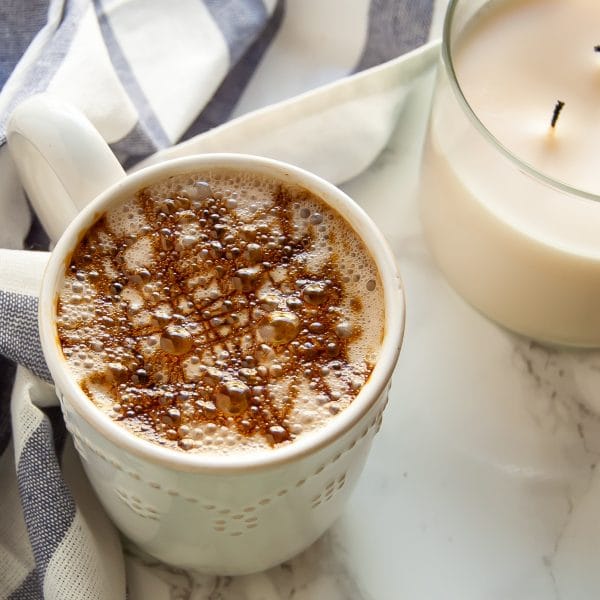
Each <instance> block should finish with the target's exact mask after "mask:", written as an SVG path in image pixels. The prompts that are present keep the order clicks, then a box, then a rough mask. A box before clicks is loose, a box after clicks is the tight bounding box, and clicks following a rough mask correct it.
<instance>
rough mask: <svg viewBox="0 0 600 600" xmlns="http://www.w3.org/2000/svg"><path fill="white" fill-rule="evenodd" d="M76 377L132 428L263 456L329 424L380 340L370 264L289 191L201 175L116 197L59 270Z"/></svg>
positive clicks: (333, 224) (307, 200)
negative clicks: (64, 268)
mask: <svg viewBox="0 0 600 600" xmlns="http://www.w3.org/2000/svg"><path fill="white" fill-rule="evenodd" d="M57 328H58V335H59V339H60V342H61V346H62V350H63V354H64V357H65V360H66V361H67V364H68V365H69V367H70V369H71V371H72V373H73V375H74V378H75V379H76V380H77V381H78V383H79V385H80V386H81V388H82V389H83V391H84V392H85V393H86V394H87V396H88V397H89V398H90V399H91V401H92V402H94V404H95V405H96V406H97V407H98V408H99V409H100V410H102V411H104V412H105V413H106V414H108V415H109V416H110V417H111V418H112V419H114V420H116V421H118V422H119V423H121V424H122V425H123V426H124V427H126V428H127V429H128V430H129V431H131V432H132V433H133V434H135V435H137V436H139V437H141V438H143V439H146V440H149V441H151V442H153V443H156V444H159V445H162V446H167V447H173V448H177V449H180V450H182V451H187V452H203V453H219V454H223V453H234V452H240V451H244V452H247V451H253V450H270V449H271V448H276V447H278V446H281V445H286V444H289V443H293V441H294V440H295V439H297V438H298V437H299V436H302V435H304V434H306V433H307V432H310V431H313V430H315V429H317V428H321V427H323V426H325V425H326V424H327V423H328V422H329V421H330V420H331V419H334V418H335V415H336V414H337V413H339V412H340V411H343V410H344V409H345V408H346V407H347V406H348V405H349V404H350V403H351V402H352V401H353V399H354V398H355V397H356V395H357V394H358V393H359V391H360V390H361V388H362V387H363V385H364V384H365V382H366V381H367V379H368V378H369V376H370V374H371V371H372V369H373V367H374V364H375V362H376V360H377V356H378V352H379V348H380V345H381V341H382V338H383V332H384V302H383V291H382V285H381V281H380V278H379V275H378V272H377V268H376V265H375V262H374V260H373V258H372V257H371V256H370V254H369V252H368V250H367V249H366V247H365V245H364V244H363V242H362V241H361V239H360V237H359V236H358V235H357V234H356V233H355V232H354V230H353V229H352V228H351V226H350V225H349V224H348V223H347V221H346V220H345V219H344V217H343V216H342V215H340V214H339V213H338V212H336V211H334V210H333V209H332V208H330V207H328V206H327V205H326V204H325V203H324V202H323V201H322V200H321V199H320V198H318V197H317V196H315V195H314V194H313V193H311V192H309V191H308V190H306V189H304V188H303V187H300V186H298V185H294V184H289V183H285V182H283V181H282V180H279V179H278V178H275V177H271V176H266V175H259V174H255V173H251V172H240V171H234V170H228V169H210V170H207V171H202V172H197V173H193V174H188V175H177V176H172V177H169V178H167V179H164V180H163V181H161V182H159V183H156V184H154V185H152V186H150V187H146V188H144V189H142V190H140V191H139V192H138V193H137V194H135V195H134V196H132V197H127V198H122V199H121V201H120V202H119V204H118V205H116V206H114V207H112V208H110V209H109V210H108V211H107V212H106V213H105V214H104V215H102V216H101V217H100V218H99V219H98V220H97V221H96V223H95V224H94V225H93V226H92V227H91V228H90V229H89V230H88V231H87V232H86V233H85V235H84V236H83V237H82V239H81V240H80V242H79V243H78V245H77V247H76V249H75V251H74V252H73V254H72V256H71V257H70V260H69V261H68V264H67V266H66V270H65V277H64V282H63V284H62V288H61V291H60V294H59V298H58V303H57Z"/></svg>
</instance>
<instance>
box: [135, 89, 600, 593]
mask: <svg viewBox="0 0 600 600" xmlns="http://www.w3.org/2000/svg"><path fill="white" fill-rule="evenodd" d="M427 92H428V91H427V90H422V91H421V92H420V93H421V96H420V97H419V98H416V99H415V100H416V101H415V102H414V103H413V104H412V107H413V108H412V111H413V114H412V115H408V117H409V118H406V119H404V120H403V123H402V125H401V126H400V127H399V128H398V130H397V131H396V132H395V133H394V135H393V137H392V139H391V140H390V144H389V146H388V148H387V149H386V151H385V152H384V153H383V154H382V155H381V156H380V157H379V159H378V160H377V162H376V163H375V164H374V165H373V166H372V167H371V168H370V169H369V170H368V171H367V172H366V173H365V174H364V175H362V176H361V177H359V178H358V179H356V180H354V181H352V182H350V183H348V184H347V185H346V186H345V189H346V190H347V191H348V192H349V193H350V194H351V195H352V196H353V197H354V198H355V199H356V200H357V201H358V202H359V203H360V204H362V205H363V206H364V207H365V208H366V210H367V211H368V212H369V213H370V214H371V216H372V217H373V218H374V219H375V221H376V222H377V223H378V224H379V225H380V227H381V229H382V230H383V231H384V233H385V234H386V236H387V238H388V240H389V241H390V243H391V244H392V247H393V249H394V251H395V253H396V255H397V257H398V260H399V262H400V265H401V270H402V273H403V276H404V281H405V286H406V292H407V302H408V320H407V328H406V337H405V343H404V348H403V351H402V355H401V358H400V362H399V364H398V368H397V371H396V374H395V378H394V385H393V390H392V394H391V398H390V400H391V401H390V404H389V406H388V408H387V410H386V413H385V417H384V423H383V427H382V429H381V431H380V433H379V435H378V436H377V437H376V439H375V443H374V446H373V450H372V453H371V455H370V458H369V461H368V463H367V466H366V468H365V471H364V473H363V477H362V479H361V481H360V482H359V485H358V487H357V489H356V490H355V492H354V495H353V497H352V499H351V501H350V503H349V505H348V507H347V509H346V511H345V514H344V516H343V517H342V518H341V519H340V520H339V521H338V522H337V524H336V525H335V526H334V527H333V528H332V529H331V530H330V531H329V532H328V533H327V534H326V535H325V536H324V537H323V538H322V539H321V540H319V541H318V542H317V543H316V544H315V545H314V546H313V547H311V548H310V549H308V550H307V551H306V552H304V553H303V554H302V555H300V556H298V557H297V558H295V559H293V560H291V561H290V562H288V563H285V564H283V565H281V566H280V567H277V568H274V569H272V570H271V571H268V572H265V573H260V574H256V575H251V576H246V577H239V578H230V577H206V576H198V575H194V574H190V573H184V572H181V571H177V570H175V569H172V568H169V567H166V566H164V565H160V564H157V563H156V562H155V561H152V560H149V559H145V558H142V557H140V556H139V555H137V554H136V553H135V552H134V551H132V550H130V551H128V558H127V565H128V581H129V588H130V598H131V599H132V600H141V599H144V600H146V599H149V600H163V599H164V600H168V599H169V600H175V599H180V600H184V599H186V600H187V599H190V600H192V599H193V600H199V599H211V600H217V599H219V600H279V599H288V598H290V599H291V598H293V599H294V600H308V599H310V600H313V599H326V600H338V599H339V600H342V599H343V600H388V599H389V600H392V599H393V600H396V599H399V598H407V599H413V598H417V599H425V598H426V599H444V600H449V599H460V600H471V599H472V600H484V599H485V600H489V599H498V600H502V599H511V600H538V599H540V600H547V599H551V600H555V599H561V600H579V599H588V598H596V597H598V594H599V593H600V568H598V562H599V561H600V519H598V518H597V515H596V510H597V508H596V506H597V505H599V506H600V477H599V475H598V474H597V473H596V469H595V467H596V463H597V461H598V457H599V456H600V352H567V351H557V350H554V349H549V348H544V347H541V346H539V345H538V344H536V343H533V342H531V341H529V340H527V339H522V338H519V337H517V336H514V335H512V334H510V333H508V332H506V331H504V330H502V329H500V328H499V327H497V326H496V325H494V324H493V323H490V322H489V321H487V320H486V319H484V318H483V317H482V316H480V315H479V314H478V313H477V312H475V311H474V310H473V309H472V308H471V307H470V306H468V305H467V304H465V302H464V301H463V300H462V299H461V298H460V297H458V296H457V295H456V294H455V293H454V292H453V290H452V289H450V288H449V286H448V285H447V284H446V282H445V281H444V279H443V278H442V276H441V274H440V272H439V271H438V270H437V268H436V267H435V265H434V264H433V263H432V259H431V257H430V255H429V253H428V251H427V248H426V246H425V243H424V240H423V238H422V234H421V228H420V224H419V219H418V206H417V199H416V193H415V189H416V186H417V170H418V160H419V156H418V150H419V145H420V144H419V139H420V137H421V133H422V130H423V127H424V121H425V112H426V104H427ZM474 251H476V249H474ZM596 386H597V387H596ZM249 551H251V549H249Z"/></svg>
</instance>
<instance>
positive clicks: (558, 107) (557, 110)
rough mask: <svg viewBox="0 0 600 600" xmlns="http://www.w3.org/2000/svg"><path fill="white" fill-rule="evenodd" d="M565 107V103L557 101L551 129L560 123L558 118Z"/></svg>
mask: <svg viewBox="0 0 600 600" xmlns="http://www.w3.org/2000/svg"><path fill="white" fill-rule="evenodd" d="M564 105H565V103H564V102H563V101H562V100H557V101H556V105H555V106H554V111H553V113H552V121H551V122H550V127H552V128H553V129H554V127H556V122H557V121H558V117H559V115H560V112H561V111H562V109H563V107H564Z"/></svg>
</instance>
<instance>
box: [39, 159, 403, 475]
mask: <svg viewBox="0 0 600 600" xmlns="http://www.w3.org/2000/svg"><path fill="white" fill-rule="evenodd" d="M208 168H233V169H236V168H237V169H240V170H246V171H251V172H259V173H265V174H269V175H271V176H273V177H279V178H280V179H283V180H289V181H290V182H293V183H297V184H299V185H302V186H303V187H306V188H307V189H308V190H309V191H311V192H313V193H315V194H316V195H317V196H319V198H321V199H322V200H323V201H324V202H325V203H326V204H327V205H329V206H331V207H332V208H333V209H334V210H336V211H337V212H338V213H339V214H340V215H341V216H342V217H343V218H344V219H345V220H346V221H347V222H348V223H349V225H350V226H351V227H352V229H353V230H354V231H355V232H356V233H357V234H358V236H359V237H360V238H361V240H362V241H363V243H364V244H365V246H366V248H367V250H368V251H369V253H370V254H371V256H372V258H373V260H374V261H375V264H376V265H377V270H378V272H379V276H380V279H381V283H382V287H383V295H384V334H383V339H382V343H381V348H380V352H379V357H378V359H377V362H376V364H375V367H374V368H373V371H372V373H371V375H370V377H369V379H368V380H367V382H366V383H365V384H364V385H363V387H362V389H361V390H360V392H359V393H358V395H357V396H356V397H355V398H354V400H353V401H352V402H351V403H350V405H349V406H348V407H346V408H345V409H344V410H342V411H340V413H339V414H337V415H335V417H333V418H332V419H331V421H330V422H328V423H326V424H325V425H324V426H322V427H319V428H317V429H315V430H314V431H310V432H307V433H305V434H303V435H302V436H300V437H299V438H298V439H296V440H294V441H293V442H292V443H290V444H288V445H285V446H283V447H276V448H273V449H267V450H262V449H261V450H258V451H249V452H244V451H241V452H239V453H238V452H235V453H232V454H223V455H219V454H212V453H202V452H189V453H186V452H185V451H182V450H178V449H175V448H170V447H162V446H159V445H158V444H156V443H153V442H151V441H149V440H146V439H144V438H142V437H139V436H137V435H135V434H134V433H133V432H131V431H129V430H128V429H127V428H126V427H124V426H122V425H120V424H119V423H117V422H116V421H114V420H113V419H111V418H110V417H109V416H108V414H106V413H105V412H103V411H102V410H101V409H100V408H98V407H97V406H96V405H95V404H94V402H93V401H92V400H91V399H90V398H89V397H88V396H87V395H86V394H85V393H84V392H83V390H82V389H81V387H80V386H79V384H78V383H77V381H76V380H75V377H74V376H73V375H72V374H71V372H70V368H69V367H68V365H67V362H66V359H65V358H64V355H63V353H62V348H61V345H60V341H59V337H58V333H57V328H56V321H55V317H56V305H57V300H58V293H59V285H60V284H62V281H63V279H64V273H65V267H66V264H67V260H69V258H70V257H71V255H72V252H73V251H74V249H75V247H76V246H77V244H78V243H79V241H80V240H81V238H82V236H83V235H84V233H85V232H87V230H88V229H89V227H91V226H92V225H93V224H94V223H95V222H96V221H97V220H98V218H100V216H101V215H102V214H104V212H105V211H106V210H107V209H108V207H109V206H110V205H111V204H112V203H116V202H118V200H119V198H123V197H126V196H128V195H131V194H132V193H135V192H137V191H138V190H140V189H141V188H143V187H145V186H147V185H151V184H152V183H154V182H156V181H159V180H161V179H164V178H165V177H167V176H169V175H179V174H184V173H188V172H189V173H191V172H193V171H197V170H201V169H208ZM405 312H406V311H405V295H404V288H403V284H402V280H401V277H400V274H399V271H398V268H397V265H396V261H395V259H394V256H393V254H392V252H391V250H390V248H389V246H388V244H387V242H386V240H385V238H384V237H383V234H382V233H381V232H380V231H379V229H378V228H377V226H376V225H375V224H374V222H373V221H372V219H371V218H370V217H369V216H368V215H367V214H366V212H365V211H364V210H363V209H362V208H361V207H360V206H359V205H358V204H356V202H354V200H352V199H351V198H350V197H349V196H348V195H347V194H346V193H345V192H343V191H342V190H341V189H339V188H337V187H336V186H334V185H333V184H331V183H329V182H327V181H326V180H324V179H322V178H321V177H319V176H318V175H315V174H313V173H311V172H309V171H306V170H304V169H302V168H300V167H296V166H293V165H290V164H287V163H284V162H282V161H278V160H274V159H270V158H264V157H260V156H253V155H247V154H234V153H210V154H200V155H193V156H186V157H182V158H175V159H171V160H167V161H165V162H161V163H158V164H156V165H152V166H149V167H145V168H143V169H141V170H139V171H136V172H133V173H131V174H128V175H126V176H125V177H124V178H123V179H122V180H120V181H118V182H117V183H115V184H113V185H112V186H110V187H109V188H108V189H106V190H105V191H104V192H102V193H101V194H100V195H98V196H97V197H96V198H95V199H94V200H92V201H91V202H90V203H89V204H88V205H87V206H86V207H85V208H84V209H83V210H82V211H81V212H80V213H79V214H78V215H77V216H76V217H75V219H74V220H73V221H72V222H71V223H70V224H69V226H68V227H67V229H66V230H65V231H64V233H63V234H62V235H61V237H60V239H59V240H58V242H57V244H56V246H55V247H54V249H53V251H52V252H51V256H50V259H49V261H48V264H47V266H46V270H45V272H44V276H43V279H42V287H41V292H40V303H39V311H38V315H39V330H40V339H41V343H42V350H43V352H44V356H45V358H46V361H47V363H48V368H49V370H50V373H51V375H52V379H53V381H54V382H55V385H56V388H57V392H59V397H60V398H61V405H62V404H63V403H64V402H65V400H64V399H63V398H62V395H64V396H66V397H68V399H69V404H70V405H71V406H72V408H73V409H74V410H75V411H76V412H77V414H78V415H79V416H80V417H82V418H83V419H84V420H85V421H86V422H87V423H88V425H90V426H91V427H92V428H93V429H94V430H95V431H96V432H97V433H99V434H100V435H101V436H102V438H105V439H107V440H108V441H110V442H111V443H113V444H114V445H116V446H117V447H119V448H121V449H123V450H126V451H128V452H130V453H132V454H134V455H136V456H137V457H139V458H143V459H146V460H148V461H149V462H151V463H154V464H159V465H162V466H166V467H168V468H170V469H175V470H178V471H193V472H211V473H221V472H226V473H233V472H239V471H253V470H258V469H265V468H268V467H273V466H276V465H281V464H286V463H289V462H290V461H294V460H297V459H299V458H301V457H304V456H306V455H309V454H312V453H314V452H316V451H317V450H319V449H321V448H323V447H325V446H327V445H329V444H332V443H333V442H334V441H335V440H337V439H339V438H340V437H341V436H343V435H344V434H345V433H346V432H348V431H349V430H350V429H352V427H353V426H354V425H356V423H357V422H359V421H360V420H361V419H362V418H363V417H364V415H365V414H367V413H368V411H369V409H370V408H371V407H372V406H373V405H374V404H375V403H376V402H377V400H378V399H379V397H380V396H381V394H383V393H384V392H385V388H386V386H387V385H388V383H389V381H390V379H391V377H392V373H393V370H394V368H395V365H396V363H397V360H398V356H399V353H400V348H401V346H402V342H403V337H404V324H405ZM63 410H64V407H63Z"/></svg>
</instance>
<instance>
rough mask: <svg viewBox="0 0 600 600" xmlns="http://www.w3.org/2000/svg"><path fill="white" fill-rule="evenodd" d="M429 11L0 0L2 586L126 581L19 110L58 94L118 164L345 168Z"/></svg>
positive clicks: (104, 587)
mask: <svg viewBox="0 0 600 600" xmlns="http://www.w3.org/2000/svg"><path fill="white" fill-rule="evenodd" d="M438 4H439V5H443V4H444V2H443V0H440V2H439V3H438ZM434 9H436V10H435V11H434ZM439 12H440V8H439V6H437V7H434V5H433V0H327V1H325V2H322V1H320V0H287V2H284V1H283V0H280V1H277V0H28V1H27V2H24V1H23V0H4V1H3V3H2V7H1V8H0V36H1V39H2V45H1V46H0V88H1V91H0V217H1V218H0V481H1V485H0V509H1V510H0V598H14V599H20V598H22V599H36V598H53V599H54V598H56V599H60V600H64V599H67V600H68V599H73V598H85V599H92V598H106V599H111V600H112V599H118V598H124V597H125V595H126V574H125V568H124V561H123V556H122V550H121V545H120V540H119V538H118V535H117V534H116V532H115V530H114V529H113V527H112V526H111V525H110V523H109V522H108V520H107V518H106V516H105V515H104V513H103V511H102V509H101V507H100V506H99V504H98V503H97V501H96V500H95V498H94V496H93V494H92V493H91V491H90V489H89V486H88V485H87V482H86V479H85V476H84V475H83V472H82V469H81V465H80V464H79V462H78V460H77V457H76V454H75V452H74V451H73V446H72V443H71V440H70V438H69V436H68V435H66V432H65V428H64V424H63V423H62V420H61V416H60V412H59V409H58V407H57V406H56V404H57V402H56V397H55V395H54V393H53V388H52V386H51V382H50V377H49V373H48V370H47V367H46V365H45V362H44V359H43V356H42V353H41V350H40V346H39V338H38V333H37V323H36V314H37V299H36V293H37V288H38V286H39V281H40V277H41V273H42V271H43V268H44V265H45V263H46V260H47V254H46V252H45V251H46V250H48V247H49V243H50V241H49V240H48V238H47V237H46V235H45V233H44V230H43V227H42V225H41V224H40V222H39V221H38V220H37V218H36V216H35V215H32V214H31V211H30V209H29V207H28V204H27V200H26V198H25V195H24V193H23V191H22V189H21V187H20V185H19V182H18V178H17V176H16V173H15V170H14V168H13V165H12V163H11V159H10V156H9V154H8V151H7V148H6V144H5V126H6V121H7V119H8V116H9V115H10V113H11V111H12V110H13V109H14V107H15V106H17V105H18V104H19V102H21V101H22V100H24V99H25V98H26V97H28V96H30V95H32V94H34V93H37V92H41V91H49V92H51V93H53V94H55V95H57V96H59V97H61V98H63V99H65V100H68V101H69V102H71V103H73V104H75V105H76V106H77V107H79V108H80V109H81V110H82V111H83V112H84V113H85V114H86V115H87V116H88V117H89V119H90V120H91V121H92V122H93V123H94V125H95V126H96V127H97V128H98V130H99V131H100V133H101V134H102V135H103V136H104V138H105V139H106V140H107V142H109V144H110V146H111V148H112V149H113V151H114V152H115V154H116V155H117V157H118V158H119V160H120V161H121V163H122V164H123V165H124V167H126V168H136V167H137V166H139V165H141V164H148V163H151V162H155V161H159V160H164V159H166V158H169V157H172V156H178V155H184V154H191V153H196V152H207V151H237V152H247V153H253V154H261V155H265V156H271V157H274V158H278V159H281V160H286V161H289V162H293V163H296V164H299V165H300V166H303V167H305V168H308V169H310V170H312V171H315V172H317V173H319V174H320V175H322V176H324V177H326V178H328V179H330V180H331V181H333V182H335V183H341V182H343V181H346V180H348V179H350V178H351V177H353V176H355V175H357V174H358V173H360V172H361V171H363V170H364V169H366V168H368V166H369V165H370V164H371V162H372V161H373V160H374V159H375V158H376V157H377V155H378V154H379V152H381V150H382V149H383V148H384V147H385V144H386V141H387V139H388V137H389V135H390V134H391V132H392V130H393V128H394V126H395V124H396V123H397V121H398V119H399V118H401V116H402V113H403V110H402V109H403V106H404V104H405V103H406V102H407V101H408V100H409V99H410V93H411V89H412V86H413V85H414V83H415V81H417V80H418V79H419V78H420V77H422V76H425V74H428V73H429V72H430V71H431V69H432V67H433V64H434V62H435V56H436V52H435V51H436V48H435V45H428V46H426V47H425V48H422V49H419V50H416V51H414V52H411V53H410V55H409V56H406V57H401V58H398V57H400V56H401V55H404V54H405V53H407V52H408V51H411V50H414V49H415V48H417V47H419V46H421V45H422V44H424V43H425V42H426V41H427V40H428V37H429V32H430V26H431V22H432V16H433V15H434V13H439ZM23 248H26V249H29V250H31V249H33V250H35V251H36V252H27V251H25V250H23ZM17 365H19V366H17Z"/></svg>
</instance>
